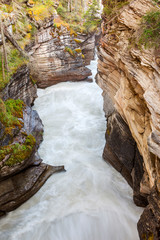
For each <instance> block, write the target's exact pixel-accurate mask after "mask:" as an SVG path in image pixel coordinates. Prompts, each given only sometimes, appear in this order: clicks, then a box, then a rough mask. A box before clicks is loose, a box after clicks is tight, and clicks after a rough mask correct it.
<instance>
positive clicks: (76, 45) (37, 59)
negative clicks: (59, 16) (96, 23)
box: [26, 20, 95, 88]
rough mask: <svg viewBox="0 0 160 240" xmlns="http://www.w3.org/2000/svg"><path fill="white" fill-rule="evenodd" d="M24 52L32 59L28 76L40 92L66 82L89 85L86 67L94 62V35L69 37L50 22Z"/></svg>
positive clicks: (69, 35)
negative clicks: (80, 82) (86, 83)
mask: <svg viewBox="0 0 160 240" xmlns="http://www.w3.org/2000/svg"><path fill="white" fill-rule="evenodd" d="M26 50H27V51H28V52H29V54H30V55H31V62H30V66H31V75H32V77H33V79H35V80H36V81H37V85H38V87H40V88H45V87H48V86H51V85H53V84H56V83H59V82H65V81H82V80H89V81H91V79H90V78H88V77H89V76H91V71H90V70H89V69H88V68H87V67H85V65H88V64H89V63H90V61H91V60H92V59H93V58H94V51H95V35H83V34H75V33H72V32H71V31H70V30H67V27H65V26H63V25H60V26H55V25H54V24H53V20H51V21H50V22H49V23H48V24H46V25H45V26H43V27H41V29H40V30H39V31H38V34H37V35H36V37H35V42H33V43H32V44H31V45H30V46H28V47H26Z"/></svg>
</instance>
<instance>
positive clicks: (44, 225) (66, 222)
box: [0, 61, 142, 240]
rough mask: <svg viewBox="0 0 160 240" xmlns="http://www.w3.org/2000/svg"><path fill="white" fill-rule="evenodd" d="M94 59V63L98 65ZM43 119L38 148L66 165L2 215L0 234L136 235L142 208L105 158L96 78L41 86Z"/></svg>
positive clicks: (44, 237) (27, 239) (70, 238)
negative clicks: (90, 81) (42, 139)
mask: <svg viewBox="0 0 160 240" xmlns="http://www.w3.org/2000/svg"><path fill="white" fill-rule="evenodd" d="M96 64H97V63H96V61H93V62H92V64H91V66H90V68H91V69H92V70H93V74H95V71H96ZM38 96H39V97H38V98H37V100H36V101H35V106H34V108H35V109H36V110H37V111H38V113H39V115H40V117H41V119H42V121H43V124H44V130H45V132H44V141H43V143H42V144H41V147H40V150H39V153H40V156H41V157H42V158H43V160H44V162H46V163H49V164H52V165H65V169H66V170H67V171H66V172H62V173H57V174H54V175H53V176H51V177H50V178H49V180H48V181H47V182H46V183H45V185H44V186H43V187H42V188H41V189H40V191H39V192H38V193H37V194H36V195H34V196H33V197H32V198H31V199H30V200H29V201H27V202H26V203H25V204H23V205H22V206H21V207H19V208H18V209H17V210H15V211H13V212H11V213H9V214H8V215H7V217H5V218H3V219H2V220H0V240H138V234H137V229H136V223H137V221H138V218H139V216H140V214H141V211H142V210H141V209H140V208H137V207H136V206H135V205H134V204H133V201H132V190H131V189H130V187H129V186H128V185H127V183H126V182H125V180H124V179H123V178H122V177H121V176H120V174H119V173H118V172H116V171H115V170H114V169H113V168H112V167H111V166H109V165H108V164H107V163H106V162H104V160H103V159H102V157H101V156H102V152H103V147H104V144H105V139H104V136H105V129H106V120H105V117H104V112H103V99H102V96H101V89H100V88H99V87H98V86H97V85H96V83H88V82H79V83H61V84H57V85H55V86H52V87H49V88H47V89H45V90H42V89H41V90H38Z"/></svg>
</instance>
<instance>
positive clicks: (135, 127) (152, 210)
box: [97, 0, 160, 239]
mask: <svg viewBox="0 0 160 240" xmlns="http://www.w3.org/2000/svg"><path fill="white" fill-rule="evenodd" d="M154 7H155V3H154V2H153V1H151V0H140V1H139V0H133V1H131V2H130V3H129V4H128V5H126V6H124V7H123V8H122V9H121V10H120V11H119V13H118V14H117V15H116V16H115V17H114V18H113V19H111V20H110V21H109V23H108V24H107V23H106V22H105V21H104V22H103V24H102V31H103V37H102V39H101V44H100V47H99V52H98V55H99V61H98V74H97V83H98V84H99V86H100V87H101V88H102V89H103V96H104V110H105V113H106V117H107V118H108V130H107V132H106V146H105V149H104V159H105V160H106V161H109V162H110V163H111V164H112V165H113V166H114V167H115V168H116V169H117V170H118V171H120V172H121V173H122V175H123V176H124V177H125V178H126V180H127V181H128V182H129V184H130V185H131V186H132V187H133V189H134V201H135V203H136V204H137V205H139V206H145V205H147V202H149V205H148V206H147V208H146V209H145V211H144V213H143V214H142V216H141V219H140V221H139V223H138V230H139V234H140V239H159V237H160V236H159V231H160V221H159V216H160V202H159V192H160V164H159V162H160V125H159V124H160V111H159V106H160V91H159V89H160V65H159V50H158V49H157V50H154V49H144V48H143V46H142V47H141V49H139V48H138V47H136V45H135V44H133V43H132V41H131V39H133V38H134V37H135V36H136V34H137V33H138V31H139V27H140V21H141V17H142V16H144V15H145V14H146V13H147V12H148V11H150V10H151V9H153V8H154ZM147 196H149V197H148V198H147ZM149 216H152V218H151V217H149ZM150 237H153V238H150Z"/></svg>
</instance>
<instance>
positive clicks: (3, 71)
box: [1, 46, 5, 81]
mask: <svg viewBox="0 0 160 240" xmlns="http://www.w3.org/2000/svg"><path fill="white" fill-rule="evenodd" d="M1 52H2V77H3V81H5V70H4V56H3V46H2V48H1Z"/></svg>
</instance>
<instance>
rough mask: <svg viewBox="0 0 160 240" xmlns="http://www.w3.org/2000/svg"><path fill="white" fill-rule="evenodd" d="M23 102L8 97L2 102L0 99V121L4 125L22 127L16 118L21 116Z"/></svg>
mask: <svg viewBox="0 0 160 240" xmlns="http://www.w3.org/2000/svg"><path fill="white" fill-rule="evenodd" d="M23 108H24V103H23V101H22V100H19V99H17V100H13V99H9V100H7V101H6V102H3V100H2V99H0V121H1V122H2V124H3V125H4V126H5V127H9V128H12V127H15V126H18V127H19V128H22V126H23V123H22V121H20V120H19V119H18V118H23Z"/></svg>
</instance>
